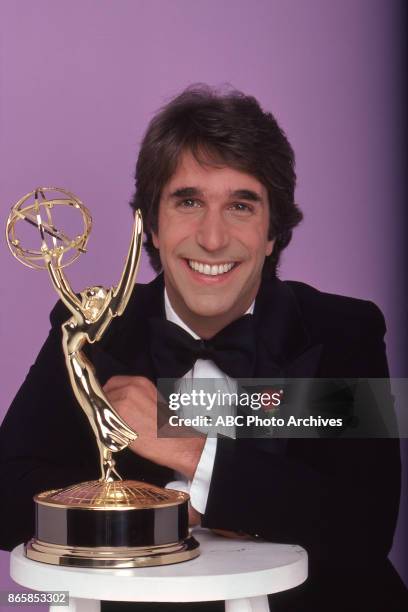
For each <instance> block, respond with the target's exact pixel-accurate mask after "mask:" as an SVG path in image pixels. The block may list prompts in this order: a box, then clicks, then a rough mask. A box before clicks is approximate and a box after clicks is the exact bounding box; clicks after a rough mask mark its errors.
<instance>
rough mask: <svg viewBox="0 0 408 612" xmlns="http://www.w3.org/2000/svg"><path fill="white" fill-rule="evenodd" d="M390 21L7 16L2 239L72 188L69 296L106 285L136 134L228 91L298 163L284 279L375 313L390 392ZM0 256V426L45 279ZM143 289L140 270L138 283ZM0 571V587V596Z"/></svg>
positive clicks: (60, 8) (318, 11) (249, 9)
mask: <svg viewBox="0 0 408 612" xmlns="http://www.w3.org/2000/svg"><path fill="white" fill-rule="evenodd" d="M399 5H400V3H399V2H390V1H389V0H382V1H381V0H332V1H327V0H308V1H307V2H303V1H302V0H298V1H292V2H287V1H284V0H282V1H281V0H256V2H254V0H207V1H206V2H191V0H173V1H170V0H121V1H120V2H113V1H107V0H81V1H79V0H78V1H77V2H72V1H66V0H65V1H58V2H55V0H36V1H35V2H32V1H31V0H3V1H2V3H1V6H0V11H1V15H0V17H1V34H2V49H1V73H0V77H1V91H2V97H1V134H2V141H1V151H0V155H1V159H0V167H1V173H2V180H1V187H0V189H1V193H0V196H1V198H0V202H1V216H2V219H3V220H2V221H1V223H5V221H6V217H7V214H8V209H9V208H10V206H11V205H12V204H13V203H14V202H16V201H17V199H18V198H20V197H21V196H22V195H24V194H25V193H26V192H28V191H31V190H32V189H33V188H34V187H36V186H37V185H57V186H61V187H65V188H67V189H70V190H72V191H73V192H74V193H76V194H77V195H78V196H79V197H80V198H81V199H82V200H83V201H84V202H85V203H86V204H87V205H88V207H89V208H90V209H91V211H92V214H93V217H94V230H93V234H92V237H91V241H90V244H89V254H88V255H87V256H85V257H83V258H82V260H81V261H80V262H79V263H77V264H74V265H73V266H72V267H71V268H70V270H69V277H70V279H71V282H72V284H73V285H74V287H75V288H76V289H77V290H80V289H82V288H83V287H84V286H85V285H87V284H89V283H91V284H96V283H99V284H105V285H109V284H112V283H115V282H116V281H117V280H118V278H119V275H120V271H121V266H122V263H123V260H124V257H125V254H126V250H127V245H128V240H129V236H130V230H131V214H130V210H129V209H128V207H127V202H128V201H129V198H130V196H131V194H132V190H133V178H132V177H133V172H134V164H135V159H136V155H137V151H138V146H139V143H140V140H141V137H142V134H143V132H144V129H145V127H146V124H147V122H148V121H149V119H150V118H151V117H152V114H153V113H154V111H155V110H157V109H158V108H159V107H160V106H161V105H162V104H163V103H164V102H165V101H166V100H167V99H169V98H170V97H172V96H173V95H174V94H176V93H178V92H179V91H180V90H181V89H183V88H184V87H186V86H187V85H189V84H191V83H194V82H199V81H201V82H206V83H209V84H211V85H222V84H224V83H230V84H232V85H233V86H234V87H236V88H238V89H242V90H243V91H245V92H247V93H250V94H253V95H254V96H256V97H257V98H258V99H259V101H260V102H261V104H262V105H263V106H264V107H265V108H267V109H269V110H272V112H274V113H275V114H276V116H277V118H278V120H279V121H280V123H281V125H282V126H283V127H284V129H285V130H286V132H287V135H288V137H289V139H290V141H291V142H292V144H293V146H294V149H295V152H296V154H297V171H298V176H299V182H298V189H297V201H298V203H299V204H300V206H301V207H302V209H303V210H304V213H305V221H304V222H303V224H302V226H301V227H300V228H298V229H297V230H296V232H295V237H294V241H293V243H292V245H291V246H290V247H289V250H288V251H287V252H285V255H284V257H283V263H282V267H281V277H282V278H294V279H297V280H302V281H305V282H308V283H311V284H312V285H315V286H317V287H319V288H320V289H323V290H325V291H331V292H335V293H342V294H345V295H353V296H355V297H360V298H364V299H370V300H374V301H375V302H376V303H377V304H378V305H379V306H380V307H381V308H382V310H383V312H384V314H385V316H386V320H387V323H388V334H387V344H388V351H389V358H390V363H391V369H392V373H393V375H394V376H402V375H403V374H404V370H403V340H402V338H403V334H402V333H401V329H402V327H403V326H404V325H405V319H404V316H405V313H404V297H405V296H404V293H403V288H402V285H401V281H400V278H401V274H402V272H403V271H402V268H401V266H400V265H399V263H400V260H401V257H402V250H400V245H401V244H402V240H401V237H402V216H401V213H400V209H399V205H400V203H401V184H402V171H403V168H402V164H401V161H400V160H401V155H400V153H401V151H400V149H399V146H398V145H399V140H398V131H399V128H400V122H401V120H402V102H401V101H400V100H399V89H400V85H401V84H400V79H401V74H402V59H401V57H400V55H399V53H400V46H399V20H400V15H399ZM0 257H1V271H2V273H1V288H0V291H1V302H2V312H1V346H2V351H1V355H2V363H1V371H2V373H3V376H2V385H1V396H2V402H1V406H2V408H1V410H2V412H1V413H0V419H1V417H2V414H3V412H5V411H6V409H7V406H8V405H9V404H10V401H11V399H12V397H13V396H14V394H15V392H16V391H17V389H18V387H19V385H20V384H21V381H22V380H23V378H24V376H25V373H26V372H27V370H28V368H29V366H30V364H31V363H32V362H33V359H34V358H35V355H36V354H37V352H38V350H39V348H40V346H41V344H42V342H43V340H44V338H45V335H46V333H47V330H48V327H49V322H48V313H49V311H50V309H51V307H52V305H53V303H54V302H55V299H56V296H55V294H54V293H53V291H52V289H51V286H50V283H49V281H48V279H47V277H46V274H45V273H40V272H34V271H32V270H28V269H26V268H24V267H23V266H21V265H19V264H18V263H17V262H16V261H15V260H13V258H12V257H11V256H10V254H9V253H8V252H7V249H6V247H5V246H3V247H2V248H1V249H0ZM405 274H406V271H405ZM152 277H153V274H152V272H151V270H150V268H149V265H148V263H147V260H146V259H144V261H143V265H142V272H141V274H140V276H139V279H140V280H142V281H147V280H150V279H151V278H152ZM50 375H52V372H50ZM44 393H46V389H44ZM56 409H57V406H56ZM62 435H63V434H62ZM401 513H402V511H401ZM380 528H381V527H380ZM404 536H405V527H404V526H403V525H401V524H400V526H399V530H398V532H397V535H396V538H395V546H394V551H393V555H392V558H393V560H394V562H395V563H396V564H397V567H398V569H399V571H400V573H401V574H402V575H405V577H407V576H406V572H405V567H404V554H405V551H404V547H403V545H402V542H403V537H404ZM7 556H8V555H7V554H6V553H2V557H1V559H2V560H3V561H4V565H3V569H2V578H1V581H0V588H3V589H6V588H10V584H11V583H9V582H8V578H7V575H8V566H7ZM15 588H17V587H15ZM20 609H21V608H20ZM37 609H38V608H37Z"/></svg>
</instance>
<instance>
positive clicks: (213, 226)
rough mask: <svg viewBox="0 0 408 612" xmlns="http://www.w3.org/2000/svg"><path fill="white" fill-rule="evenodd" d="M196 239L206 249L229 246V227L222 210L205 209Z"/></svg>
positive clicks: (214, 249)
mask: <svg viewBox="0 0 408 612" xmlns="http://www.w3.org/2000/svg"><path fill="white" fill-rule="evenodd" d="M196 239H197V242H198V244H199V245H200V246H201V247H202V248H203V249H205V250H206V251H219V250H221V249H223V248H225V247H226V246H228V244H229V241H230V235H229V228H228V225H227V223H226V220H225V219H224V218H223V216H222V212H221V211H211V210H206V211H205V214H204V215H203V216H202V218H201V219H200V222H199V225H198V228H197V231H196Z"/></svg>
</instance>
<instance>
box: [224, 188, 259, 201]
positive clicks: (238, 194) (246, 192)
mask: <svg viewBox="0 0 408 612" xmlns="http://www.w3.org/2000/svg"><path fill="white" fill-rule="evenodd" d="M231 196H232V197H233V198H238V199H239V200H249V201H250V202H262V198H261V196H260V195H259V193H256V191H252V189H236V190H235V191H231Z"/></svg>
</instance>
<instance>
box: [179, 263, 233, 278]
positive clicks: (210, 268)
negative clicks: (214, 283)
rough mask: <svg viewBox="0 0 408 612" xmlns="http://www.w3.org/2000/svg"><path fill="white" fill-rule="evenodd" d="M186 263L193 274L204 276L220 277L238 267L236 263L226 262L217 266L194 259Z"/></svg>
mask: <svg viewBox="0 0 408 612" xmlns="http://www.w3.org/2000/svg"><path fill="white" fill-rule="evenodd" d="M186 261H187V263H188V265H189V267H190V268H191V269H192V270H194V272H199V273H200V274H204V275H206V276H221V275H223V274H227V272H230V271H231V270H232V269H233V268H236V267H237V266H238V265H239V264H238V262H237V261H227V262H223V263H219V264H208V263H205V262H202V261H197V260H195V259H187V260H186Z"/></svg>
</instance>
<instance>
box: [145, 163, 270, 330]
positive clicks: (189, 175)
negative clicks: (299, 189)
mask: <svg viewBox="0 0 408 612" xmlns="http://www.w3.org/2000/svg"><path fill="white" fill-rule="evenodd" d="M268 227H269V206H268V195H267V191H266V189H265V187H264V186H263V185H262V183H260V182H259V181H258V180H257V179H256V178H255V177H254V176H252V175H250V174H246V173H245V172H241V171H239V170H235V169H233V168H230V167H228V166H225V167H213V166H210V165H201V164H199V163H198V162H197V160H196V159H195V158H194V156H193V155H192V154H191V153H189V152H186V153H184V154H183V155H182V157H181V158H180V161H179V164H178V166H177V169H176V172H175V173H174V174H173V176H172V177H171V179H170V180H169V182H168V183H167V185H166V186H165V187H164V189H163V192H162V194H161V198H160V205H159V221H158V231H157V234H156V233H154V234H153V243H154V245H155V247H156V248H158V249H159V250H160V258H161V262H162V266H163V271H164V279H165V284H166V289H167V293H168V295H169V298H170V302H171V304H172V306H173V308H174V309H175V311H176V312H177V314H178V315H179V316H180V317H181V318H182V319H183V320H184V321H185V323H187V324H188V325H189V326H190V327H191V328H192V329H193V330H194V331H196V332H197V333H198V334H199V335H201V336H203V337H205V336H210V335H212V334H213V333H216V332H217V331H218V330H219V329H222V328H223V327H224V326H225V325H227V324H228V323H230V322H231V321H233V320H234V319H236V318H238V317H239V316H241V315H242V314H244V313H245V311H246V310H247V309H248V308H249V306H250V305H251V303H252V301H253V300H254V298H255V296H256V294H257V292H258V288H259V285H260V282H261V273H262V267H263V263H264V259H265V256H267V255H270V254H271V253H272V248H273V240H269V239H268Z"/></svg>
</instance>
